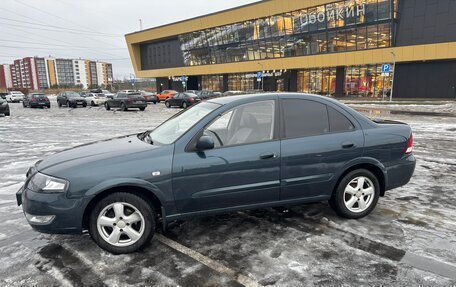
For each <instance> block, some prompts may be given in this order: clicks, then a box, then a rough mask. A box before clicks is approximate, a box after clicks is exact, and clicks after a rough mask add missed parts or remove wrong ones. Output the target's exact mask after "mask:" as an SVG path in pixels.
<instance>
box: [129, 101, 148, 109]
mask: <svg viewBox="0 0 456 287" xmlns="http://www.w3.org/2000/svg"><path fill="white" fill-rule="evenodd" d="M126 107H127V109H135V108H136V109H140V108H146V107H147V103H146V102H145V103H142V104H126Z"/></svg>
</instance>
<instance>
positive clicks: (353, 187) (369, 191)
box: [330, 169, 380, 219]
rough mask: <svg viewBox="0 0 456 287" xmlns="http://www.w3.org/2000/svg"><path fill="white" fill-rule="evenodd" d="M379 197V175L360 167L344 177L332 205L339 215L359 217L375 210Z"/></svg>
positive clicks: (351, 217)
mask: <svg viewBox="0 0 456 287" xmlns="http://www.w3.org/2000/svg"><path fill="white" fill-rule="evenodd" d="M379 197H380V184H379V181H378V179H377V177H376V176H375V175H374V174H373V173H372V172H370V171H368V170H365V169H358V170H354V171H351V172H349V173H348V174H347V175H345V176H344V177H343V178H342V180H341V181H340V183H339V185H338V186H337V189H336V190H335V192H334V193H333V195H332V197H331V199H330V205H331V207H332V208H333V209H334V210H335V211H336V213H337V214H338V215H340V216H342V217H345V218H350V219H358V218H362V217H364V216H366V215H368V214H369V213H371V212H372V210H374V208H375V206H376V205H377V201H378V198H379Z"/></svg>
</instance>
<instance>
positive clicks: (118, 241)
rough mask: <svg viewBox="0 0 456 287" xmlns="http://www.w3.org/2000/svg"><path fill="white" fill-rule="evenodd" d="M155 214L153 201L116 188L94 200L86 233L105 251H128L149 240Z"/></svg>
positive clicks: (121, 252) (144, 244) (153, 230)
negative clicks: (114, 191)
mask: <svg viewBox="0 0 456 287" xmlns="http://www.w3.org/2000/svg"><path fill="white" fill-rule="evenodd" d="M133 214H136V215H135V216H132V215H133ZM156 218H157V217H156V213H155V209H154V207H153V205H152V204H150V203H149V202H148V201H146V200H145V199H143V198H142V197H139V196H137V195H135V194H131V193H127V192H116V193H112V194H110V195H108V196H107V197H105V198H103V199H102V200H100V201H99V202H98V203H96V204H95V206H94V208H93V209H92V212H91V213H90V216H89V233H90V236H91V237H92V239H93V240H94V241H95V243H96V244H97V245H98V246H100V247H101V248H103V249H104V250H106V251H108V252H111V253H114V254H126V253H131V252H135V251H137V250H139V249H141V248H143V247H145V246H146V245H147V244H148V243H149V242H150V240H151V239H152V237H153V236H154V232H155V226H156ZM111 226H112V227H111ZM130 234H131V235H130ZM132 235H133V236H134V237H133V236H132ZM108 240H110V241H108Z"/></svg>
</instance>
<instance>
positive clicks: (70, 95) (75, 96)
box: [66, 92, 80, 98]
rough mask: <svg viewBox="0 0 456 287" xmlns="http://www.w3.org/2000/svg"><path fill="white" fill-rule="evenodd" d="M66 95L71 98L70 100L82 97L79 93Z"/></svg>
mask: <svg viewBox="0 0 456 287" xmlns="http://www.w3.org/2000/svg"><path fill="white" fill-rule="evenodd" d="M66 95H67V96H68V97H69V98H77V97H80V95H79V94H78V93H75V92H67V93H66Z"/></svg>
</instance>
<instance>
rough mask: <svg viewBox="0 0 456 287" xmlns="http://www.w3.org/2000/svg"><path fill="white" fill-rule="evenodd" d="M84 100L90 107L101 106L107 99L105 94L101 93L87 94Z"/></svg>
mask: <svg viewBox="0 0 456 287" xmlns="http://www.w3.org/2000/svg"><path fill="white" fill-rule="evenodd" d="M85 100H86V101H87V104H88V105H90V106H92V107H94V106H103V105H104V104H105V103H106V101H107V97H106V95H105V94H101V93H88V94H86V96H85Z"/></svg>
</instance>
